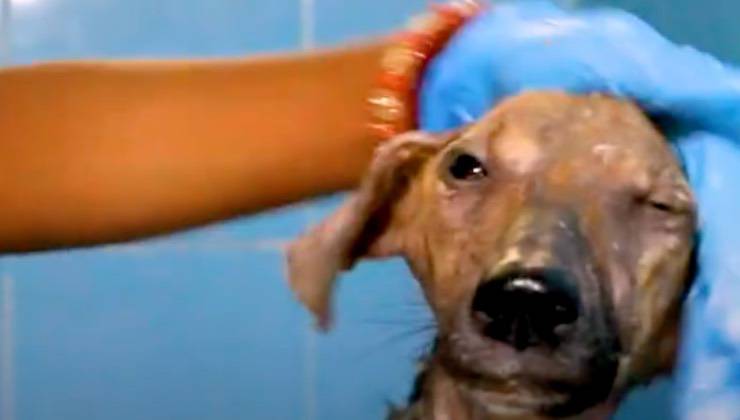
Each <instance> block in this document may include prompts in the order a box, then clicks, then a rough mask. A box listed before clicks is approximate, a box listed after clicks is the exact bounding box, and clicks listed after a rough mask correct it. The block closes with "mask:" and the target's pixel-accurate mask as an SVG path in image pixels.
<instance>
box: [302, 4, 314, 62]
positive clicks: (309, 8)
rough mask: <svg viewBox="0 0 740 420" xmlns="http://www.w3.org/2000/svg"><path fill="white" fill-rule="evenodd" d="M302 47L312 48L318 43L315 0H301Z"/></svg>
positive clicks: (304, 49) (304, 48) (303, 48)
mask: <svg viewBox="0 0 740 420" xmlns="http://www.w3.org/2000/svg"><path fill="white" fill-rule="evenodd" d="M300 7H301V11H300V14H301V49H302V50H303V51H308V50H312V49H313V48H314V47H315V46H316V45H315V44H316V7H315V4H314V0H300Z"/></svg>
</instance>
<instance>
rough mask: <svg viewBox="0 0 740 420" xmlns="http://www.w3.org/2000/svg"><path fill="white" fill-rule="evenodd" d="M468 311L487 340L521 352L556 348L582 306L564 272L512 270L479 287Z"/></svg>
mask: <svg viewBox="0 0 740 420" xmlns="http://www.w3.org/2000/svg"><path fill="white" fill-rule="evenodd" d="M471 310H472V311H473V317H474V319H476V320H477V322H478V323H479V326H480V328H481V332H482V333H483V334H484V335H485V336H486V337H489V338H491V339H493V340H497V341H500V342H503V343H507V344H509V345H511V346H512V347H514V348H515V349H517V350H519V351H522V350H525V349H527V348H529V347H534V346H538V345H548V346H550V347H556V346H557V345H558V344H559V343H560V341H561V340H562V339H563V336H564V335H565V334H567V332H568V330H569V328H568V327H569V326H570V325H572V324H574V323H575V322H576V321H577V320H578V317H579V315H580V312H581V303H580V298H579V296H578V293H577V289H576V288H575V287H574V286H573V282H572V281H571V280H570V279H568V276H567V273H566V272H565V271H564V270H560V269H554V268H549V269H548V268H543V269H536V270H533V269H528V270H525V269H515V270H510V271H508V272H506V273H503V274H501V275H499V276H497V277H496V278H492V279H489V280H487V281H485V282H484V283H483V284H481V285H480V286H479V287H478V289H477V290H476V292H475V295H474V297H473V301H472V307H471Z"/></svg>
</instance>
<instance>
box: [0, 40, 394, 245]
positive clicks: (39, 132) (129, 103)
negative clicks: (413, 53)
mask: <svg viewBox="0 0 740 420" xmlns="http://www.w3.org/2000/svg"><path fill="white" fill-rule="evenodd" d="M381 49H382V43H380V42H379V43H377V44H374V45H366V46H359V47H354V48H351V49H344V50H337V51H332V52H326V53H321V54H313V55H310V56H309V55H303V56H297V55H290V56H282V57H281V56H276V57H264V58H260V59H254V60H226V61H221V62H214V61H208V62H165V63H152V62H149V63H120V62H119V63H104V64H101V63H72V64H50V65H42V66H38V67H30V68H23V69H10V70H5V71H2V72H0V173H1V174H2V176H0V252H14V251H29V250H36V249H46V248H54V247H64V246H77V245H85V244H94V243H102V242H111V241H121V240H127V239H131V238H135V237H141V236H146V235H151V234H157V233H162V232H167V231H172V230H176V229H181V228H186V227H190V226H195V225H198V224H202V223H206V222H209V221H213V220H219V219H223V218H227V217H231V216H235V215H239V214H245V213H250V212H255V211H259V210H261V209H264V208H267V207H269V206H275V205H279V204H284V203H288V202H291V201H295V200H299V199H302V198H306V197H309V196H313V195H316V194H321V193H326V192H331V191H336V190H340V189H343V188H347V187H350V186H352V185H353V184H354V183H355V181H356V180H357V179H358V177H359V175H360V173H361V172H362V170H363V168H364V166H365V164H366V162H367V160H368V159H369V156H370V154H371V151H372V148H373V146H374V139H373V138H372V137H371V136H370V134H369V133H368V131H367V130H366V126H365V124H366V121H367V116H366V110H365V97H366V96H367V93H368V90H369V88H370V84H371V81H372V78H373V77H374V75H375V72H376V70H375V66H376V63H377V61H378V57H379V54H380V51H381Z"/></svg>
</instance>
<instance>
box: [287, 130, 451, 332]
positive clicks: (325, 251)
mask: <svg viewBox="0 0 740 420" xmlns="http://www.w3.org/2000/svg"><path fill="white" fill-rule="evenodd" d="M443 142H444V141H443V139H441V138H440V137H439V136H434V135H431V134H426V133H422V132H410V133H406V134H402V135H400V136H398V137H396V138H394V139H391V140H389V141H387V142H386V143H383V144H382V145H380V146H379V147H378V148H377V149H376V151H375V156H374V157H373V161H372V163H371V164H370V167H369V169H368V171H367V172H366V174H365V176H364V178H363V180H362V182H361V184H360V187H359V188H358V189H357V190H356V191H355V192H354V193H353V194H352V195H351V196H350V197H349V198H348V199H347V200H346V201H345V202H344V203H343V204H342V205H341V206H340V208H339V209H338V210H337V211H336V212H335V213H334V214H333V215H331V216H329V217H328V218H327V219H325V220H324V221H323V222H321V224H319V225H318V226H316V227H315V228H313V229H312V230H311V231H309V232H308V233H306V234H304V235H303V236H301V237H300V238H298V239H297V240H295V241H294V242H293V243H291V244H290V246H289V247H288V251H287V259H288V279H289V281H290V285H291V288H292V289H293V291H294V292H295V293H296V295H297V296H298V299H299V300H300V301H301V302H302V303H303V304H304V305H306V306H307V307H308V309H309V310H311V312H313V314H314V316H315V317H316V319H317V321H318V325H319V327H320V328H322V329H328V327H329V324H330V322H331V295H332V289H333V286H334V280H335V279H336V277H337V276H338V275H339V273H340V272H342V271H344V270H348V269H350V268H352V266H353V265H354V263H355V262H356V261H357V260H358V259H359V258H361V257H376V258H378V257H387V256H391V255H394V254H398V253H399V252H400V249H399V244H398V235H397V233H398V232H394V230H395V229H393V228H390V227H389V224H390V223H391V221H392V219H393V217H392V216H393V213H394V212H395V211H396V210H397V208H398V207H399V206H400V205H401V203H402V202H403V201H404V196H405V195H406V193H407V190H408V186H409V180H410V179H411V178H412V177H413V176H414V175H415V174H416V173H417V172H418V169H419V168H420V166H421V163H423V162H424V161H425V160H426V159H427V158H428V157H429V156H431V155H433V154H434V153H435V152H436V151H437V150H439V148H440V146H441V144H442V143H443Z"/></svg>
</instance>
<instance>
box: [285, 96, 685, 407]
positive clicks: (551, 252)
mask: <svg viewBox="0 0 740 420" xmlns="http://www.w3.org/2000/svg"><path fill="white" fill-rule="evenodd" d="M694 231H695V206H694V202H693V199H692V196H691V192H690V190H689V187H688V184H687V182H686V180H685V178H684V176H683V175H682V172H681V169H680V166H679V164H678V162H677V161H676V159H675V157H674V155H673V153H672V151H671V149H670V147H669V145H668V144H667V142H666V140H665V139H664V138H663V137H662V136H661V135H660V134H659V132H658V131H657V130H656V129H654V128H653V126H652V125H651V123H650V121H649V120H648V119H647V118H646V117H645V116H644V114H643V113H642V112H641V111H640V110H639V109H638V108H637V107H636V106H635V105H633V104H631V103H628V102H626V101H620V100H616V99H611V98H608V97H605V96H601V95H589V96H571V95H566V94H563V93H557V92H534V93H527V94H523V95H520V96H517V97H514V98H512V99H509V100H507V101H505V102H503V103H502V104H500V105H499V106H498V107H496V109H494V110H493V111H492V112H491V113H489V114H488V115H486V116H485V117H483V118H481V119H480V120H479V121H477V122H476V123H475V124H472V125H470V126H469V127H466V128H465V129H462V130H459V131H457V132H455V133H451V134H446V135H443V136H439V135H430V134H424V133H409V134H406V135H402V136H400V137H398V138H396V139H394V140H392V141H390V142H388V143H386V144H384V145H382V146H381V147H380V148H379V149H378V151H377V154H376V156H375V159H374V162H373V163H372V165H371V168H370V169H369V171H368V173H367V175H366V177H365V178H364V181H363V183H362V185H361V186H360V188H359V190H358V191H357V192H356V193H355V194H354V195H353V196H352V197H351V198H350V199H349V200H348V201H347V202H346V203H345V204H344V205H343V206H342V207H341V208H340V209H339V210H338V211H337V213H336V214H334V215H333V216H332V217H330V218H329V219H328V220H326V221H324V222H323V223H322V224H321V225H320V226H318V227H317V228H316V229H314V230H313V231H311V232H310V233H308V234H307V235H305V236H303V237H302V238H300V239H298V240H297V241H296V242H295V243H293V244H292V245H291V247H290V249H289V253H288V261H289V277H290V282H291V285H292V287H293V288H294V289H295V291H296V292H297V294H298V297H299V298H300V299H301V301H302V302H303V303H304V304H306V305H307V306H308V307H309V308H310V309H311V311H313V312H314V313H315V314H316V316H317V317H318V319H319V321H320V324H321V325H322V326H324V327H326V326H328V323H329V321H330V296H331V291H332V283H333V282H334V279H335V277H336V276H337V275H338V274H339V273H340V272H341V271H342V270H345V269H349V268H350V267H351V266H352V265H353V264H354V263H355V262H356V261H357V260H358V259H359V258H361V257H387V256H392V255H401V256H403V257H404V258H405V259H406V261H407V262H408V264H409V265H410V267H411V269H412V271H413V272H414V274H415V276H416V277H417V278H418V279H419V281H420V282H421V285H422V287H423V290H424V292H425V295H426V298H427V300H428V302H429V304H430V305H431V308H432V310H433V312H434V314H435V319H436V322H437V327H438V336H437V341H436V345H435V350H434V352H433V354H432V355H430V358H429V363H428V367H427V370H426V372H425V374H424V378H425V379H424V381H423V384H422V389H421V392H420V397H419V400H418V401H416V402H415V404H414V405H413V406H412V408H411V409H410V410H409V411H408V412H407V416H406V417H404V418H423V419H427V418H430V419H431V418H433V419H456V420H458V419H483V418H543V417H544V418H548V417H568V416H582V417H586V416H591V417H593V416H602V415H605V414H604V413H606V414H608V413H609V411H610V410H611V409H612V408H613V406H614V405H615V404H616V403H617V402H618V401H619V400H620V399H621V397H622V396H623V395H624V394H625V393H626V392H627V391H628V390H629V388H630V387H631V386H633V385H635V384H637V383H643V382H646V381H648V380H649V379H651V378H652V377H654V376H656V375H658V374H660V373H663V372H666V371H668V370H669V369H670V368H671V366H672V363H673V356H674V350H675V347H676V337H677V326H678V321H679V317H680V310H679V309H680V303H681V299H682V298H683V296H684V293H685V291H686V289H687V286H688V284H689V279H690V277H691V275H690V267H691V266H690V260H691V254H692V249H693V234H694Z"/></svg>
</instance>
